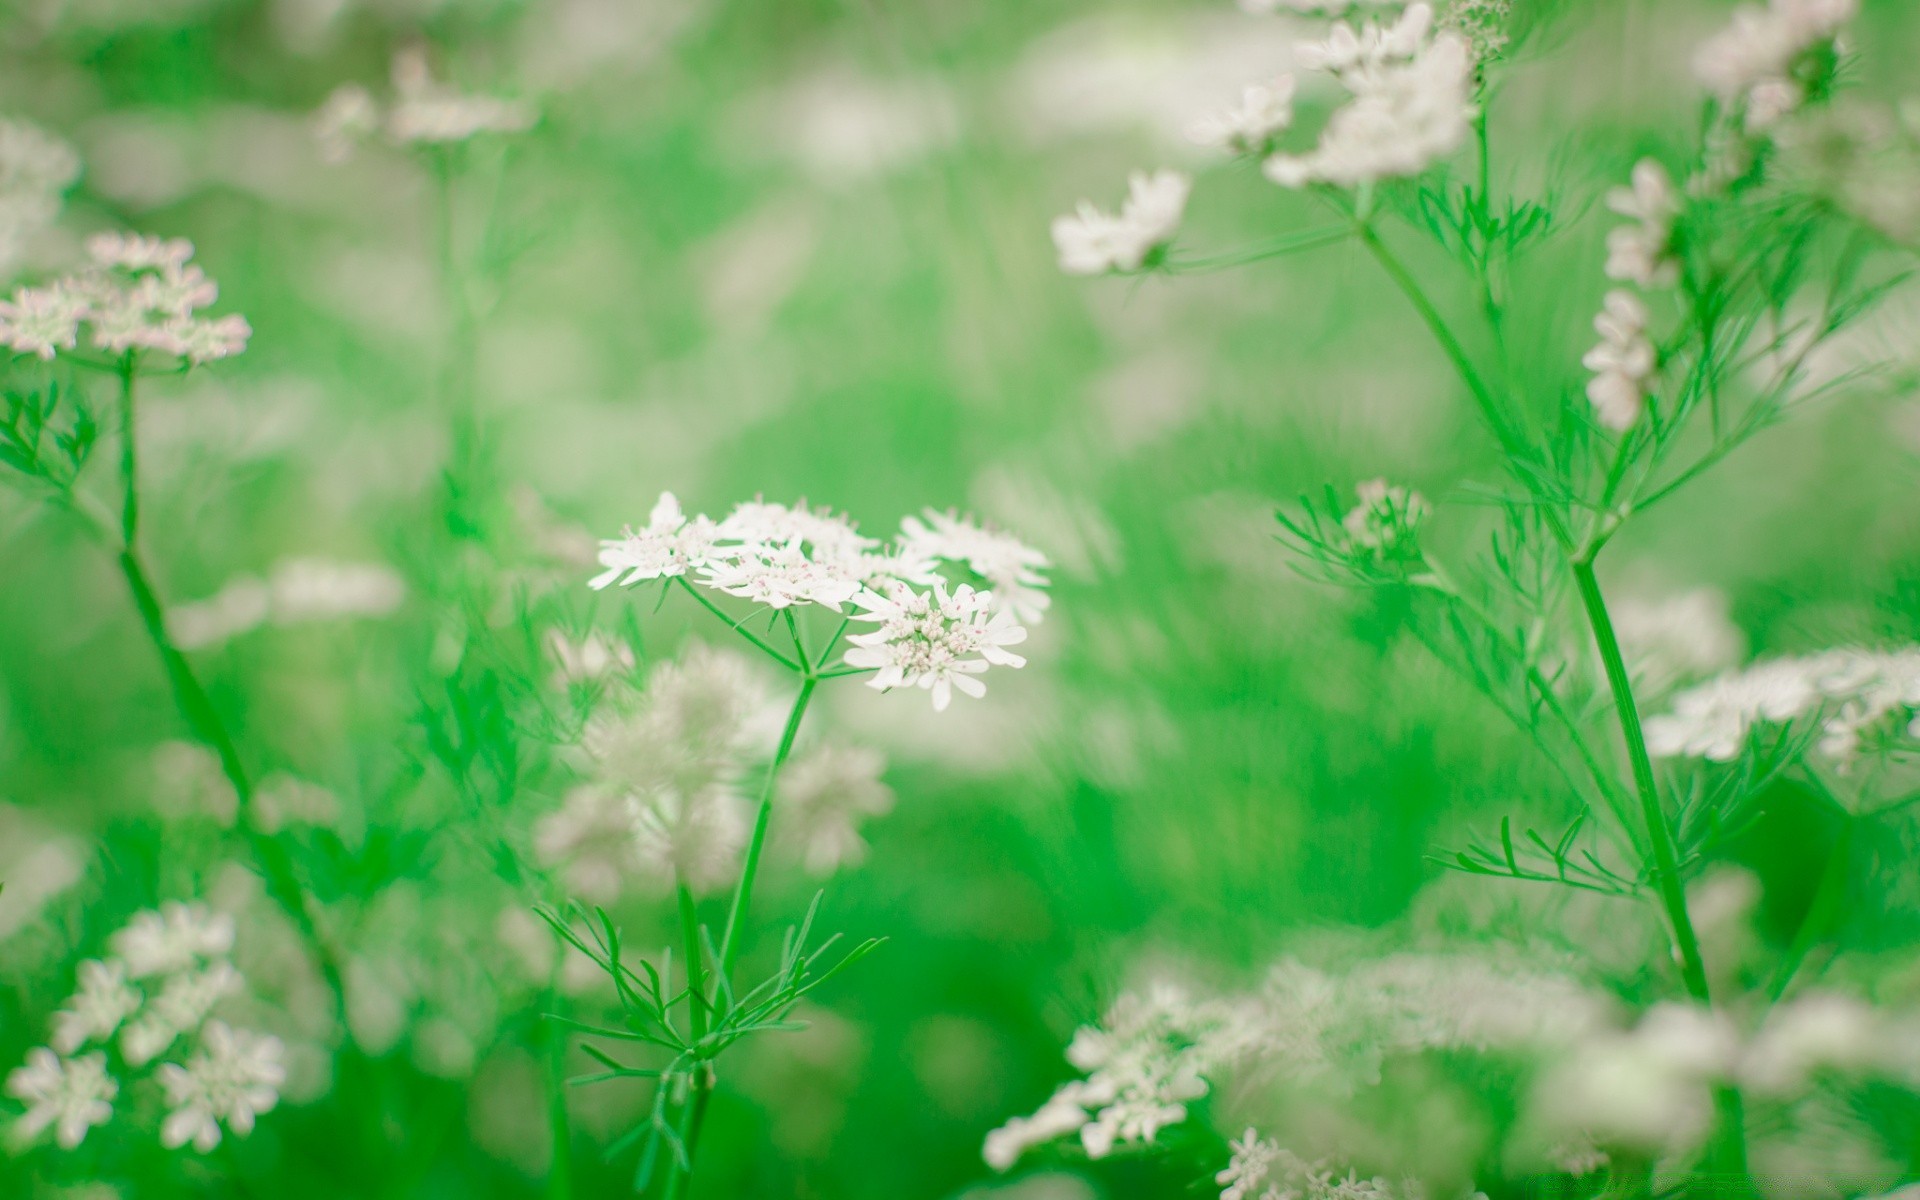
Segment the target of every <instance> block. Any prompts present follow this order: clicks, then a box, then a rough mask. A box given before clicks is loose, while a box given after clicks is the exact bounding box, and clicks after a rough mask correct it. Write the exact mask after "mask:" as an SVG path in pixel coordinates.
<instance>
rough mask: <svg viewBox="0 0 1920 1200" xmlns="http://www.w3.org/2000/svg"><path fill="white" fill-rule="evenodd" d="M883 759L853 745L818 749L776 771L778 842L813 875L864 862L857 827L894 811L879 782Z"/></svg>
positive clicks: (863, 846)
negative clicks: (778, 771) (778, 774)
mask: <svg viewBox="0 0 1920 1200" xmlns="http://www.w3.org/2000/svg"><path fill="white" fill-rule="evenodd" d="M886 767H887V760H886V757H885V756H884V755H882V754H881V753H880V752H879V751H877V750H869V749H866V748H864V747H858V746H841V745H835V744H831V743H829V744H827V745H823V746H820V747H818V748H816V749H814V750H812V751H810V752H808V753H807V754H805V755H802V756H801V757H799V758H796V759H794V760H792V761H791V762H789V763H787V764H786V765H785V766H784V767H783V768H781V771H780V776H779V779H778V781H777V782H776V784H775V790H774V805H775V807H776V808H777V809H778V814H777V820H778V822H779V825H778V829H779V834H780V838H781V841H782V842H783V844H785V845H786V846H787V847H789V852H790V853H791V854H792V856H793V857H794V858H795V859H797V860H798V861H799V862H800V864H801V865H802V866H803V867H805V868H806V870H807V871H808V872H809V873H811V874H814V875H830V874H832V873H833V872H834V871H836V870H838V869H840V868H841V867H847V866H854V865H856V864H858V863H859V862H860V861H861V860H862V859H864V858H865V857H866V853H867V843H866V841H865V840H864V839H862V838H861V836H860V825H861V823H862V822H864V821H867V820H869V819H871V818H874V817H878V816H883V815H885V814H886V813H887V812H889V811H891V810H892V808H893V790H892V789H891V788H889V787H888V786H887V785H886V784H885V783H882V782H881V780H880V777H881V775H882V774H883V773H884V772H885V771H886Z"/></svg>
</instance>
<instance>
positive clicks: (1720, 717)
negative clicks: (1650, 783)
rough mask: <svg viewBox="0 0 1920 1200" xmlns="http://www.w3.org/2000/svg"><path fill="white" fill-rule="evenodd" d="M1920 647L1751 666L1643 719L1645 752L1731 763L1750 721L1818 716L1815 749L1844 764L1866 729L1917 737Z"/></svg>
mask: <svg viewBox="0 0 1920 1200" xmlns="http://www.w3.org/2000/svg"><path fill="white" fill-rule="evenodd" d="M1916 710H1920V650H1916V649H1901V650H1889V651H1870V650H1854V649H1841V650H1829V651H1827V652H1825V653H1822V654H1816V655H1811V656H1808V657H1804V658H1782V659H1774V660H1772V661H1769V662H1762V663H1756V664H1754V665H1753V666H1750V667H1748V668H1747V669H1746V670H1744V671H1737V672H1733V673H1731V674H1727V675H1722V676H1720V677H1719V678H1717V679H1713V680H1709V681H1708V682H1706V683H1704V684H1701V685H1700V686H1698V687H1695V688H1691V689H1689V690H1687V691H1685V692H1682V693H1680V694H1679V695H1678V696H1676V697H1674V700H1673V709H1672V711H1671V712H1669V713H1666V714H1663V715H1661V716H1656V717H1652V718H1649V719H1648V721H1647V723H1646V733H1647V749H1648V750H1650V751H1651V752H1652V753H1653V754H1655V755H1656V756H1659V757H1665V758H1670V757H1690V758H1705V759H1710V760H1712V761H1715V762H1730V761H1732V760H1733V759H1734V758H1735V757H1737V756H1738V755H1739V753H1740V751H1741V749H1742V747H1744V746H1745V744H1746V741H1747V737H1748V735H1749V734H1750V733H1751V732H1752V731H1753V730H1754V728H1755V727H1756V726H1759V725H1763V724H1775V725H1778V724H1785V723H1787V722H1789V721H1793V720H1796V719H1798V718H1801V717H1817V718H1818V720H1819V724H1820V731H1821V734H1822V736H1821V739H1820V743H1819V747H1820V750H1821V752H1822V753H1824V754H1826V755H1828V756H1829V757H1831V758H1833V759H1835V760H1837V761H1838V762H1839V763H1840V765H1841V766H1842V768H1845V767H1847V766H1849V765H1850V764H1851V763H1852V762H1853V760H1854V759H1855V758H1856V757H1858V755H1859V754H1860V753H1861V752H1862V749H1863V747H1864V745H1865V742H1866V738H1867V737H1868V735H1869V734H1875V735H1880V736H1885V737H1889V738H1893V739H1904V740H1907V741H1911V740H1913V739H1914V738H1916V737H1920V728H1916V722H1915V716H1914V714H1915V712H1916Z"/></svg>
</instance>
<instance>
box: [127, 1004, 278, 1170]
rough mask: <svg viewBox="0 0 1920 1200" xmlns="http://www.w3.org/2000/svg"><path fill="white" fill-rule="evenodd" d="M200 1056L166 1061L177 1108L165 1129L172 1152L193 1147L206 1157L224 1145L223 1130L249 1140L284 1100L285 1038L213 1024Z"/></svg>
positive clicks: (163, 1079)
mask: <svg viewBox="0 0 1920 1200" xmlns="http://www.w3.org/2000/svg"><path fill="white" fill-rule="evenodd" d="M201 1046H202V1049H201V1051H200V1053H198V1054H196V1055H194V1056H193V1057H192V1058H190V1059H188V1060H187V1063H186V1065H185V1066H180V1065H178V1064H176V1063H164V1064H162V1065H161V1067H160V1069H159V1071H158V1072H157V1077H158V1079H159V1080H160V1085H161V1086H162V1087H163V1088H165V1089H166V1093H167V1107H168V1108H169V1109H170V1110H171V1111H170V1112H169V1113H168V1114H167V1117H166V1120H165V1121H164V1122H163V1123H162V1124H161V1126H160V1144H161V1145H163V1146H166V1147H167V1148H169V1149H173V1148H176V1147H180V1146H184V1145H187V1144H188V1143H191V1144H192V1145H193V1148H194V1149H195V1150H198V1151H200V1153H202V1154H206V1153H210V1152H211V1151H212V1150H213V1148H214V1147H216V1146H218V1145H219V1144H220V1126H221V1125H223V1124H224V1125H225V1126H226V1127H227V1128H228V1129H229V1130H231V1131H232V1132H233V1133H234V1135H235V1136H237V1137H246V1136H247V1135H248V1134H250V1133H252V1132H253V1126H254V1122H255V1121H256V1119H257V1118H258V1117H259V1116H260V1114H262V1113H265V1112H269V1111H271V1110H272V1108H273V1106H274V1105H275V1104H277V1103H279V1101H280V1087H281V1085H282V1084H284V1083H285V1082H286V1079H287V1071H286V1066H285V1065H284V1062H283V1059H284V1050H283V1047H282V1046H281V1044H280V1039H278V1038H275V1037H271V1036H268V1035H266V1034H260V1033H250V1032H248V1031H247V1030H244V1029H234V1028H232V1027H230V1026H228V1025H227V1024H226V1023H225V1022H223V1021H209V1022H207V1027H206V1029H205V1030H204V1031H203V1032H202V1035H201Z"/></svg>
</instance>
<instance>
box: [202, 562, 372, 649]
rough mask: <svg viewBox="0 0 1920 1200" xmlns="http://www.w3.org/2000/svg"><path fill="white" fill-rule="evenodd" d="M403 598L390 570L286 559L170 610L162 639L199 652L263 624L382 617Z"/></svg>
mask: <svg viewBox="0 0 1920 1200" xmlns="http://www.w3.org/2000/svg"><path fill="white" fill-rule="evenodd" d="M406 597H407V585H406V581H405V580H403V579H401V578H400V576H399V574H398V573H397V572H395V571H394V570H393V569H392V568H391V567H385V566H381V565H379V564H377V563H343V562H332V561H329V560H326V559H318V558H296V559H288V560H287V561H285V562H282V563H280V564H278V565H277V566H275V567H274V569H273V571H272V573H271V574H270V575H269V576H268V577H267V578H266V579H264V580H263V579H256V578H253V577H251V576H244V577H241V578H239V579H235V580H233V581H232V582H230V583H228V584H227V585H226V586H225V587H223V588H221V589H220V590H219V591H217V592H215V593H214V594H213V595H211V596H209V597H207V598H206V599H205V600H196V601H193V602H191V603H188V604H177V605H174V606H173V607H171V608H169V609H168V610H167V616H166V619H167V635H168V636H169V637H170V638H172V639H173V643H174V645H176V646H178V647H179V648H180V649H182V650H202V649H206V648H208V647H212V646H218V645H220V644H221V643H223V642H227V641H231V640H232V639H234V638H236V637H239V636H240V635H242V634H245V633H250V632H252V631H253V630H255V629H258V628H260V627H261V626H262V625H267V624H274V625H296V624H300V623H302V622H305V621H324V620H332V619H335V618H339V617H384V616H387V615H388V614H390V613H392V612H393V611H394V610H395V609H397V608H399V607H400V605H401V603H402V602H403V601H404V600H405V599H406Z"/></svg>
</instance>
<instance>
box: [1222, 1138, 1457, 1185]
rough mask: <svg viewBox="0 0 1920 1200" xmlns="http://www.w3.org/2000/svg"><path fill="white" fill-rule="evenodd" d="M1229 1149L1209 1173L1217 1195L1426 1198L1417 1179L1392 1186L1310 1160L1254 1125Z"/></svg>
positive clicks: (1382, 1181) (1376, 1179)
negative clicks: (1214, 1171) (1218, 1166)
mask: <svg viewBox="0 0 1920 1200" xmlns="http://www.w3.org/2000/svg"><path fill="white" fill-rule="evenodd" d="M1227 1149H1228V1151H1229V1153H1230V1155H1231V1157H1229V1158H1228V1160H1227V1165H1226V1169H1224V1170H1222V1171H1221V1172H1219V1173H1218V1174H1217V1175H1215V1176H1214V1177H1213V1179H1214V1182H1215V1183H1218V1184H1220V1185H1221V1191H1220V1200H1402V1198H1403V1197H1404V1198H1405V1200H1424V1197H1425V1195H1426V1192H1425V1189H1423V1188H1421V1187H1420V1186H1419V1185H1418V1184H1417V1183H1414V1184H1411V1185H1409V1186H1408V1187H1406V1188H1404V1189H1402V1188H1396V1187H1395V1186H1394V1185H1393V1184H1391V1183H1389V1182H1388V1181H1387V1180H1385V1179H1381V1178H1378V1177H1375V1178H1372V1179H1362V1178H1360V1177H1359V1176H1358V1175H1356V1174H1354V1173H1353V1172H1351V1171H1349V1172H1346V1173H1344V1174H1342V1173H1339V1172H1336V1171H1335V1170H1334V1169H1333V1168H1331V1167H1329V1166H1327V1165H1326V1164H1324V1163H1315V1162H1308V1161H1307V1160H1306V1159H1304V1158H1301V1157H1300V1156H1299V1155H1297V1154H1295V1153H1294V1152H1293V1151H1291V1150H1288V1149H1287V1148H1286V1147H1284V1146H1282V1145H1280V1144H1279V1143H1278V1142H1275V1141H1272V1140H1270V1139H1267V1138H1263V1137H1261V1136H1260V1131H1259V1130H1257V1129H1248V1130H1247V1132H1246V1134H1245V1135H1244V1136H1243V1137H1241V1139H1240V1140H1239V1141H1236V1142H1229V1143H1228V1145H1227Z"/></svg>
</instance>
